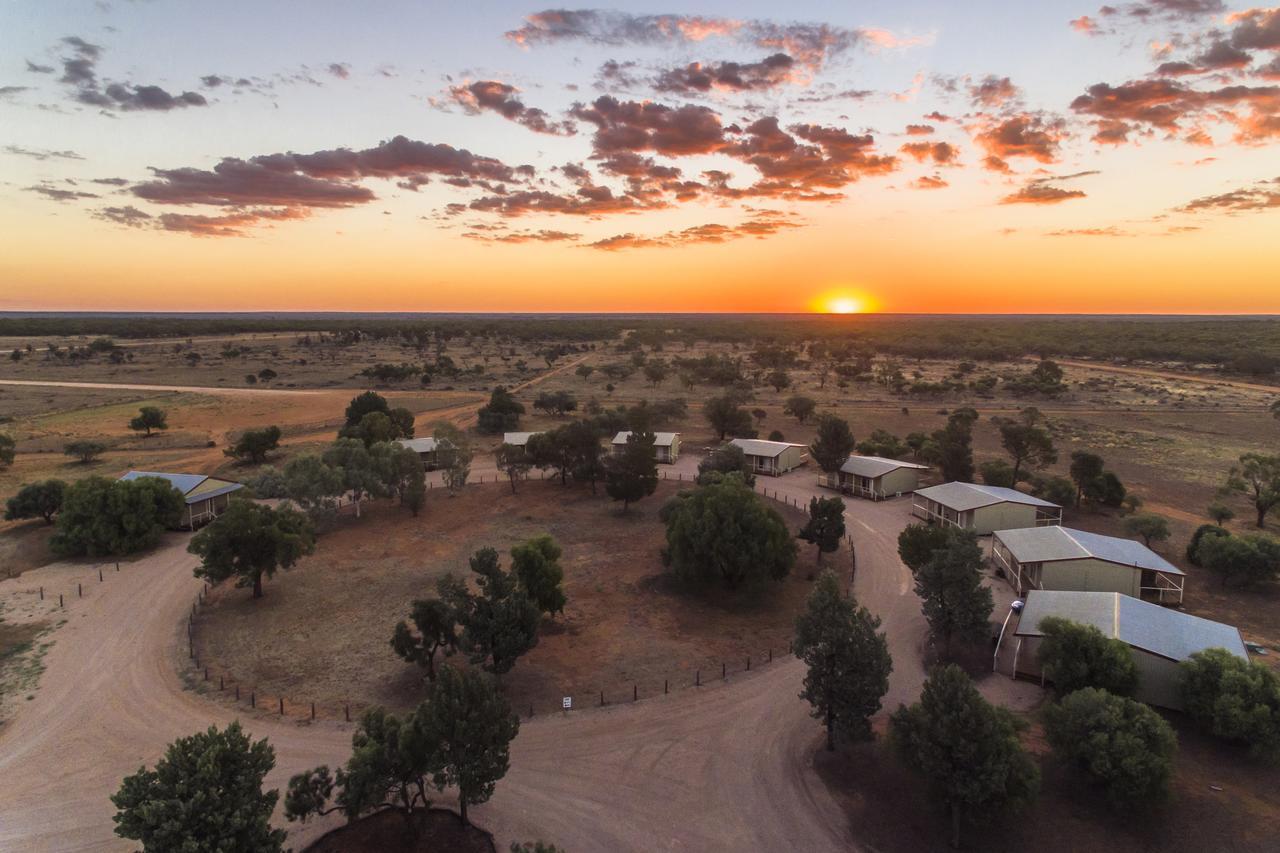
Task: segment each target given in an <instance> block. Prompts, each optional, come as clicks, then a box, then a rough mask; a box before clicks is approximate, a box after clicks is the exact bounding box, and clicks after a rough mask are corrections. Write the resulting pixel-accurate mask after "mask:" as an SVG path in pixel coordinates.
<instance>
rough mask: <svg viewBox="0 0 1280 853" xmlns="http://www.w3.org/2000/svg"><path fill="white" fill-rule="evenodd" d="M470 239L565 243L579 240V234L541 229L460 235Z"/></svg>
mask: <svg viewBox="0 0 1280 853" xmlns="http://www.w3.org/2000/svg"><path fill="white" fill-rule="evenodd" d="M462 236H463V237H466V238H468V239H471V240H479V241H480V242H483V243H567V242H572V241H574V240H581V239H582V235H581V234H575V233H572V232H569V231H554V230H550V229H545V228H544V229H541V230H538V231H513V232H511V233H509V234H493V233H485V232H484V231H477V230H473V231H468V232H466V233H465V234H463V235H462Z"/></svg>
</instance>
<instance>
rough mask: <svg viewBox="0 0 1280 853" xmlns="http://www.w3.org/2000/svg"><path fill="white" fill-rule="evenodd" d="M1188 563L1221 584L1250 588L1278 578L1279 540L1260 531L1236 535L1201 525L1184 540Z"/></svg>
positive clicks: (1213, 526)
mask: <svg viewBox="0 0 1280 853" xmlns="http://www.w3.org/2000/svg"><path fill="white" fill-rule="evenodd" d="M1187 562H1189V563H1191V564H1192V565H1193V566H1201V567H1203V568H1205V569H1208V570H1209V571H1211V572H1213V573H1214V574H1216V575H1217V576H1218V579H1219V581H1220V582H1221V584H1222V586H1224V587H1225V586H1227V585H1228V584H1235V585H1238V586H1243V587H1249V586H1253V585H1255V584H1258V583H1262V582H1264V581H1271V580H1275V579H1276V578H1277V577H1280V541H1278V540H1276V539H1274V538H1273V537H1270V536H1267V535H1265V534H1262V533H1254V534H1245V535H1241V536H1236V535H1234V534H1232V533H1231V532H1230V531H1229V530H1227V529H1226V528H1224V527H1219V526H1218V525H1216V524H1202V525H1200V526H1199V527H1197V528H1196V530H1195V532H1194V533H1192V534H1191V541H1190V542H1188V543H1187Z"/></svg>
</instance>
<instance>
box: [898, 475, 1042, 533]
mask: <svg viewBox="0 0 1280 853" xmlns="http://www.w3.org/2000/svg"><path fill="white" fill-rule="evenodd" d="M911 512H912V514H913V515H915V517H916V518H920V519H923V520H924V521H927V522H929V523H930V524H943V525H947V524H950V525H952V526H954V527H963V528H965V529H967V530H972V531H973V532H975V533H977V534H980V535H986V534H988V533H991V532H993V531H996V530H1011V529H1013V528H1015V527H1043V526H1046V525H1050V524H1061V523H1062V507H1060V506H1058V505H1057V504H1055V503H1050V502H1049V501H1046V500H1041V499H1040V498H1037V497H1032V496H1031V495H1029V494H1027V493H1026V492H1020V491H1018V490H1017V489H1006V488H1004V487H1002V486H987V485H978V484H977V483H943V484H942V485H940V486H930V487H929V488H927V489H919V490H918V491H916V494H915V504H914V506H912V508H911Z"/></svg>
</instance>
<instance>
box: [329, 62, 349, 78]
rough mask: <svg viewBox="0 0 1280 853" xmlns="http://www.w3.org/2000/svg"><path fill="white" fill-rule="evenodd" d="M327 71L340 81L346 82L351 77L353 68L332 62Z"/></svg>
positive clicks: (343, 63)
mask: <svg viewBox="0 0 1280 853" xmlns="http://www.w3.org/2000/svg"><path fill="white" fill-rule="evenodd" d="M326 70H327V71H328V72H329V73H330V74H332V75H333V76H334V77H337V78H338V79H339V80H346V79H347V78H348V77H350V76H351V66H350V65H348V64H347V63H345V62H330V63H329V67H328V68H327V69H326Z"/></svg>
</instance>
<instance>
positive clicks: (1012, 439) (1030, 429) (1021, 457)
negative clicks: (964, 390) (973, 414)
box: [991, 406, 1058, 483]
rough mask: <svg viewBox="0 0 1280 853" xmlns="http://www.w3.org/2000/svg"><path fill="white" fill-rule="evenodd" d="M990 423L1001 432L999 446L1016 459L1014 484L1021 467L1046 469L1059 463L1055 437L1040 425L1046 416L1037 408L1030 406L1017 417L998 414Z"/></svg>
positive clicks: (1014, 463) (1014, 462) (1014, 460)
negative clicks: (1054, 441)
mask: <svg viewBox="0 0 1280 853" xmlns="http://www.w3.org/2000/svg"><path fill="white" fill-rule="evenodd" d="M991 422H992V423H993V424H995V425H996V427H997V429H998V430H999V431H1000V445H1001V446H1002V447H1003V448H1004V449H1005V451H1006V452H1007V453H1008V454H1009V458H1011V459H1012V460H1013V481H1014V482H1015V483H1016V482H1018V475H1019V473H1021V471H1022V466H1023V465H1026V466H1027V467H1029V468H1043V467H1045V466H1046V465H1052V464H1053V463H1054V462H1057V461H1058V452H1057V451H1056V450H1054V447H1053V438H1052V436H1050V435H1049V431H1048V430H1047V429H1045V428H1044V427H1043V426H1041V424H1042V423H1043V422H1044V416H1043V415H1042V414H1040V410H1039V409H1037V408H1036V407H1035V406H1027V407H1026V408H1025V409H1023V410H1022V411H1021V412H1019V413H1018V417H1016V418H1005V417H1000V416H999V415H997V416H995V417H993V418H992V419H991Z"/></svg>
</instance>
